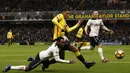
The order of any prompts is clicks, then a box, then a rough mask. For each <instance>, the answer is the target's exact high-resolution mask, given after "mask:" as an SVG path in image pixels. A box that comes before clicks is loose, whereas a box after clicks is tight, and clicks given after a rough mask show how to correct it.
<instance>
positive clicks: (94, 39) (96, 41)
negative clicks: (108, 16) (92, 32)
mask: <svg viewBox="0 0 130 73" xmlns="http://www.w3.org/2000/svg"><path fill="white" fill-rule="evenodd" d="M99 44H101V41H100V40H99V39H98V37H97V36H95V37H90V45H91V46H92V47H95V46H96V45H99Z"/></svg>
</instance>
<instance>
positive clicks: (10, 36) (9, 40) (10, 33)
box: [7, 30, 13, 46]
mask: <svg viewBox="0 0 130 73" xmlns="http://www.w3.org/2000/svg"><path fill="white" fill-rule="evenodd" d="M7 39H8V43H9V44H8V46H10V45H12V39H13V33H12V30H9V32H8V33H7Z"/></svg>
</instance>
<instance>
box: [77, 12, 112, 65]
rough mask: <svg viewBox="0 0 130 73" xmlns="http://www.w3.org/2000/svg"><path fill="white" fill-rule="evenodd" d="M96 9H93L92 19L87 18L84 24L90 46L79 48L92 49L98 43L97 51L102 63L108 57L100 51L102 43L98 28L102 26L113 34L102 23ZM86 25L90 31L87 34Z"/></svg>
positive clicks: (106, 60) (110, 31)
mask: <svg viewBox="0 0 130 73" xmlns="http://www.w3.org/2000/svg"><path fill="white" fill-rule="evenodd" d="M98 15H99V13H98V11H94V12H93V14H92V16H93V18H92V19H89V20H88V22H87V24H86V26H85V33H86V34H87V35H89V37H90V46H84V47H81V48H80V49H79V50H83V49H84V50H93V49H94V48H95V46H96V45H98V53H99V55H100V57H101V59H102V62H103V63H106V62H108V61H109V60H108V59H105V58H104V56H103V51H102V44H101V42H100V41H99V39H98V35H99V31H100V28H102V29H103V30H105V31H108V32H109V33H110V34H113V31H112V30H110V29H108V28H107V27H106V26H105V25H104V24H103V21H102V19H99V18H98ZM88 27H90V32H89V34H88Z"/></svg>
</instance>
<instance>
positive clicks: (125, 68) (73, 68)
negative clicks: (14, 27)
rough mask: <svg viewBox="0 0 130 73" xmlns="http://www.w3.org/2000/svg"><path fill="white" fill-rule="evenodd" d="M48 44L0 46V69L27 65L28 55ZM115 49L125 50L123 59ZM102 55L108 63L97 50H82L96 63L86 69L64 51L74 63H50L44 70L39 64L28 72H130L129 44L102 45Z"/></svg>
mask: <svg viewBox="0 0 130 73" xmlns="http://www.w3.org/2000/svg"><path fill="white" fill-rule="evenodd" d="M48 46H49V45H35V46H18V45H12V46H6V45H4V46H0V71H2V70H3V69H4V68H5V67H6V66H7V65H8V64H10V65H14V66H15V65H28V63H29V62H27V59H28V57H29V56H33V57H35V55H36V54H37V53H38V52H40V51H42V50H44V49H47V47H48ZM117 49H122V50H124V51H125V57H124V58H123V59H116V58H115V56H114V53H115V51H116V50H117ZM103 51H104V56H105V57H106V58H108V59H109V60H110V61H109V62H108V63H102V62H101V59H100V57H99V55H98V52H97V47H96V48H95V50H83V51H81V53H82V55H83V56H84V57H85V59H86V60H88V61H95V62H96V65H95V66H93V67H92V68H90V69H86V68H85V66H84V65H83V64H82V63H81V62H80V61H78V60H77V58H76V57H75V54H74V53H72V52H69V51H66V55H65V59H69V60H72V59H73V60H75V61H76V63H75V64H60V63H57V64H53V65H50V66H49V68H48V69H46V70H45V71H42V70H41V66H40V65H39V66H38V67H37V68H36V69H34V70H32V71H30V72H28V73H129V72H130V46H129V45H128V46H126V45H118V46H103ZM7 73H25V72H24V71H14V70H10V71H8V72H7Z"/></svg>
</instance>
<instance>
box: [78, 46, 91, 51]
mask: <svg viewBox="0 0 130 73" xmlns="http://www.w3.org/2000/svg"><path fill="white" fill-rule="evenodd" d="M80 49H81V50H90V49H91V46H84V47H81V48H80Z"/></svg>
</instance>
